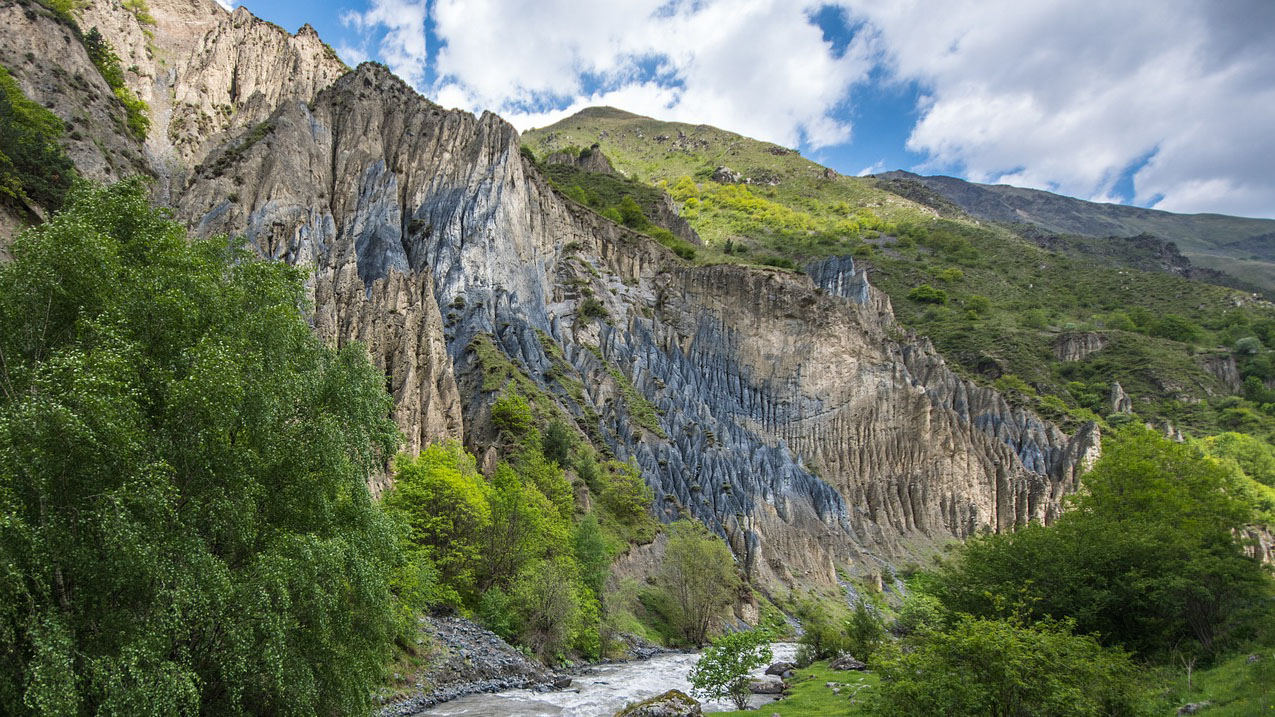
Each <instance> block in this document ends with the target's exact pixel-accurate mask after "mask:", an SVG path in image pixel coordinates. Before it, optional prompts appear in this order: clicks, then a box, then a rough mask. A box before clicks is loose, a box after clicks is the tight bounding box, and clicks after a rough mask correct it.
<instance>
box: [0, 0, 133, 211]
mask: <svg viewBox="0 0 1275 717" xmlns="http://www.w3.org/2000/svg"><path fill="white" fill-rule="evenodd" d="M0 26H3V27H4V32H3V33H0V65H4V67H5V68H6V69H8V70H9V73H10V74H11V75H13V77H14V79H15V80H17V82H18V86H19V87H21V88H22V92H23V94H25V95H26V96H27V97H29V98H30V99H32V100H34V101H35V102H37V103H39V104H40V105H41V106H43V107H47V108H49V110H50V111H52V112H53V113H54V114H55V115H57V116H58V117H60V118H61V119H62V120H63V122H65V124H66V131H65V132H64V133H63V135H62V137H61V140H60V143H61V145H62V147H63V149H64V150H65V151H66V154H67V157H69V158H70V159H71V161H72V162H74V163H75V166H76V168H77V169H78V170H79V172H80V174H81V175H82V176H85V177H88V178H89V179H96V180H99V181H107V182H110V181H116V180H119V179H123V178H124V177H130V176H133V175H136V174H142V175H148V174H150V173H151V169H150V165H149V163H148V162H147V160H146V158H145V156H144V155H143V153H142V151H141V149H140V147H139V146H138V144H137V142H136V141H135V140H134V139H133V138H132V137H131V136H129V134H128V132H127V130H126V129H125V124H124V123H125V110H124V106H123V105H122V104H121V103H120V101H119V100H118V99H116V97H115V95H114V94H113V93H112V91H111V88H110V87H109V86H107V84H106V81H105V80H103V79H102V75H101V73H99V72H98V70H97V68H96V67H95V66H94V65H93V62H92V61H91V60H89V56H88V52H87V51H85V49H84V45H83V44H82V43H81V42H80V39H79V37H78V36H77V35H76V31H75V29H74V28H72V27H71V26H70V25H68V24H66V23H64V22H62V21H61V20H59V19H58V18H57V17H56V16H54V15H53V13H52V12H50V11H49V10H47V9H45V8H44V7H43V6H41V5H40V4H38V3H36V2H33V1H32V0H0ZM122 64H124V66H126V67H127V66H128V65H127V63H122ZM7 223H9V222H7ZM10 231H12V230H10Z"/></svg>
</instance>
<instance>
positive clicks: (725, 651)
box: [687, 630, 773, 710]
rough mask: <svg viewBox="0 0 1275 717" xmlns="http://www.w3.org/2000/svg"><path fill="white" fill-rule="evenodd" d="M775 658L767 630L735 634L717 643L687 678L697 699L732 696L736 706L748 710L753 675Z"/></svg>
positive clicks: (724, 636)
mask: <svg viewBox="0 0 1275 717" xmlns="http://www.w3.org/2000/svg"><path fill="white" fill-rule="evenodd" d="M772 656H773V655H772V653H771V650H770V636H769V635H767V634H766V632H765V631H763V630H748V631H746V632H732V633H729V634H726V635H722V636H721V637H719V638H717V639H715V640H713V644H712V646H711V647H709V648H708V649H706V650H704V654H703V655H700V658H699V660H698V661H696V663H695V666H694V667H692V668H691V672H690V674H689V675H688V676H687V678H688V679H689V680H690V683H691V686H692V687H693V688H694V689H693V691H694V692H695V694H696V696H698V697H702V698H704V699H709V700H720V699H723V698H726V697H729V698H730V699H731V701H733V702H734V703H735V707H737V708H738V709H741V710H742V709H746V708H747V707H748V697H749V694H750V693H749V690H748V685H749V682H751V679H750V677H749V675H750V674H751V673H752V671H753V670H755V669H757V668H758V667H761V666H763V665H765V664H766V663H768V662H770V659H771V657H772Z"/></svg>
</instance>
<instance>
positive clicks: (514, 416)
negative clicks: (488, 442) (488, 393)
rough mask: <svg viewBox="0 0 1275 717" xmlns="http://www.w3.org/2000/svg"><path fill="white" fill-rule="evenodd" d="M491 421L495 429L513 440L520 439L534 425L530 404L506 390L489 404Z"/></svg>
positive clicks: (528, 432) (529, 431) (527, 433)
mask: <svg viewBox="0 0 1275 717" xmlns="http://www.w3.org/2000/svg"><path fill="white" fill-rule="evenodd" d="M491 422H492V425H494V426H495V427H496V430H498V431H500V432H502V433H504V434H507V435H508V436H510V437H511V438H513V439H514V440H522V439H523V438H524V437H526V436H527V435H529V434H530V433H531V431H532V429H533V428H534V426H535V420H534V419H533V418H532V415H531V404H529V403H527V399H525V398H523V397H522V396H520V395H519V394H517V393H514V392H512V391H507V392H505V393H502V394H500V398H497V399H496V402H495V403H493V404H492V405H491Z"/></svg>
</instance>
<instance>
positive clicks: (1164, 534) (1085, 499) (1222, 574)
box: [935, 428, 1269, 656]
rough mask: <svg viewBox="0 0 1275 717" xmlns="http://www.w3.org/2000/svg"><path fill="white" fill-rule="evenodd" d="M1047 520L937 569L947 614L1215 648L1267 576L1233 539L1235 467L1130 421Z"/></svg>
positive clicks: (1114, 639) (1136, 647) (1149, 646)
mask: <svg viewBox="0 0 1275 717" xmlns="http://www.w3.org/2000/svg"><path fill="white" fill-rule="evenodd" d="M1105 444H1106V445H1105V446H1104V448H1105V450H1104V453H1103V456H1102V458H1101V459H1100V460H1099V461H1098V463H1097V464H1096V465H1095V466H1094V469H1093V470H1092V471H1090V472H1089V473H1087V474H1086V475H1085V476H1084V477H1083V478H1082V486H1083V488H1084V490H1082V491H1081V492H1080V493H1079V494H1078V495H1077V496H1075V497H1074V499H1073V500H1072V504H1071V506H1070V508H1069V509H1068V510H1067V511H1066V512H1064V514H1063V516H1062V518H1060V519H1059V520H1058V521H1057V523H1055V525H1053V526H1051V527H1042V526H1039V525H1031V526H1028V527H1026V528H1024V529H1022V530H1019V531H1017V532H1014V533H1007V534H999V535H987V536H983V537H979V538H975V539H973V540H971V541H969V542H968V543H967V544H966V546H965V547H964V548H963V549H962V551H961V552H960V554H959V556H958V557H957V559H956V561H955V562H953V563H951V564H949V565H947V566H946V567H945V568H944V569H942V570H940V571H939V572H938V573H937V575H936V579H935V595H936V596H937V597H939V598H940V599H941V600H942V601H943V603H944V605H945V606H946V607H947V608H948V609H950V610H952V611H954V612H964V613H970V614H973V615H977V616H984V617H993V616H1005V615H1007V614H1010V613H1012V612H1014V611H1018V610H1025V611H1026V612H1027V614H1029V615H1031V616H1033V617H1037V618H1042V617H1049V618H1055V619H1063V618H1066V617H1070V618H1074V619H1075V621H1076V626H1077V629H1079V630H1080V631H1081V632H1084V633H1095V634H1098V635H1101V636H1102V639H1103V640H1105V641H1108V642H1110V643H1113V644H1119V645H1122V646H1124V647H1125V648H1126V649H1129V650H1132V651H1135V652H1137V653H1139V654H1141V655H1143V656H1156V655H1163V654H1165V653H1167V652H1168V651H1169V650H1171V649H1174V648H1175V647H1181V646H1182V645H1184V644H1186V643H1193V644H1194V645H1195V646H1196V649H1199V650H1201V651H1203V652H1204V653H1206V654H1214V653H1216V651H1217V650H1218V649H1220V647H1222V646H1223V645H1224V644H1225V643H1226V641H1227V640H1228V639H1229V638H1230V637H1231V636H1232V635H1234V634H1235V633H1236V631H1237V630H1239V629H1241V628H1242V627H1243V625H1244V623H1245V621H1246V619H1247V616H1248V606H1250V605H1252V604H1256V603H1260V601H1261V599H1262V597H1261V596H1262V595H1264V594H1265V593H1266V592H1267V591H1268V590H1269V588H1268V581H1267V579H1266V577H1265V576H1264V574H1263V572H1262V569H1261V566H1260V564H1258V563H1257V562H1256V561H1255V560H1253V559H1250V558H1249V557H1247V556H1246V555H1245V554H1244V553H1243V551H1242V549H1241V546H1240V545H1239V544H1238V542H1237V541H1236V538H1235V534H1236V531H1238V530H1239V529H1240V528H1242V527H1243V526H1244V525H1245V524H1246V523H1247V522H1248V521H1249V519H1250V517H1251V515H1252V509H1251V507H1250V506H1249V505H1248V504H1247V503H1246V502H1245V500H1244V498H1243V496H1244V493H1243V491H1242V490H1241V489H1242V486H1240V485H1239V484H1238V483H1237V481H1236V475H1235V473H1234V472H1233V471H1232V470H1231V469H1230V468H1229V467H1228V466H1226V465H1223V464H1221V463H1219V462H1218V461H1215V460H1213V459H1211V458H1208V457H1206V456H1203V455H1201V454H1200V453H1199V452H1198V451H1197V450H1196V449H1195V448H1193V447H1191V446H1188V445H1182V444H1177V443H1174V442H1172V441H1169V440H1167V439H1165V438H1163V437H1161V436H1158V435H1156V434H1155V433H1153V432H1151V431H1148V430H1145V429H1142V428H1130V429H1126V430H1125V431H1123V432H1121V433H1118V434H1114V435H1112V436H1110V437H1109V438H1108V440H1107V441H1106V442H1105Z"/></svg>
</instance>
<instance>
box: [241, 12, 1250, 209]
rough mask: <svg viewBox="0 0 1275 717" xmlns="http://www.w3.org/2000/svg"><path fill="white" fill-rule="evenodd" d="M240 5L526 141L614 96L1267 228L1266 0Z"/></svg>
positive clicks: (901, 159)
mask: <svg viewBox="0 0 1275 717" xmlns="http://www.w3.org/2000/svg"><path fill="white" fill-rule="evenodd" d="M247 5H248V9H249V10H251V11H252V12H254V13H255V14H257V15H258V16H260V17H262V18H264V19H266V20H270V21H272V22H275V23H277V24H279V25H281V26H283V27H285V28H287V29H289V30H296V29H297V28H299V27H300V26H301V25H302V24H304V23H307V22H308V23H309V24H311V25H313V26H314V27H315V29H316V30H318V32H319V34H320V36H322V37H323V38H324V39H325V41H327V42H328V43H329V44H331V45H332V46H334V47H335V48H336V49H337V51H338V52H339V53H340V54H341V55H342V57H343V58H344V59H345V60H346V61H347V62H349V63H350V64H357V63H358V62H359V61H361V60H364V59H372V60H378V61H381V62H384V63H386V64H387V65H389V66H390V68H391V69H392V70H394V71H395V72H396V73H397V74H399V75H400V76H401V77H403V78H404V79H406V80H408V81H409V82H411V83H412V84H413V85H414V86H415V87H416V88H417V89H418V90H420V91H421V92H422V93H423V94H425V95H427V96H429V97H431V98H432V99H435V100H436V101H438V102H440V103H441V104H444V105H447V106H454V107H461V108H464V109H468V110H471V111H479V110H483V109H490V110H492V111H495V112H497V113H499V114H501V115H502V116H504V117H505V118H506V119H509V120H510V121H511V122H513V123H514V124H515V125H516V126H518V127H520V128H522V129H526V128H527V127H531V126H543V125H545V124H548V123H550V122H553V121H555V120H556V119H559V118H561V117H563V116H566V115H567V114H570V113H571V112H574V111H576V110H578V109H580V108H582V107H586V106H589V105H593V104H611V105H614V106H617V107H621V108H622V109H627V110H630V111H633V112H638V113H640V114H646V115H651V116H654V117H659V118H662V119H669V120H677V121H686V122H695V123H699V122H703V123H706V124H712V125H716V126H718V127H722V128H723V129H728V130H732V131H736V132H739V133H741V134H745V135H748V136H752V137H756V138H758V139H764V140H769V141H773V142H777V143H779V144H784V145H787V146H796V147H799V148H800V149H801V150H802V153H803V154H804V155H805V156H807V157H810V158H812V159H814V160H816V161H818V162H820V163H822V164H826V165H828V166H830V167H833V168H834V169H836V170H838V171H840V172H842V173H845V174H860V173H864V172H866V171H873V172H875V171H885V170H889V169H898V168H901V169H909V170H913V171H918V172H921V173H927V174H952V175H956V176H962V177H965V178H968V179H972V180H975V181H982V182H1005V183H1008V184H1016V185H1019V186H1030V187H1037V188H1042V189H1049V190H1052V191H1058V192H1061V193H1064V194H1070V195H1073V196H1078V197H1082V198H1085V199H1094V200H1097V201H1118V202H1123V203H1133V204H1137V205H1140V206H1155V207H1157V208H1161V209H1167V210H1171V211H1182V212H1201V211H1214V212H1221V213H1231V214H1240V215H1247V216H1275V173H1273V172H1271V171H1270V160H1271V159H1272V158H1275V130H1272V129H1271V127H1272V126H1275V43H1272V42H1270V41H1269V36H1268V34H1267V32H1268V31H1269V29H1270V28H1271V27H1275V2H1270V1H1269V0H1227V2H1222V3H1199V2H1194V1H1193V0H1033V1H1032V2H1030V3H1024V2H1021V1H1020V0H944V1H943V2H937V1H929V0H835V1H831V0H827V1H825V0H816V1H814V2H807V1H805V0H606V2H596V1H587V0H338V1H337V2H335V3H303V2H299V1H297V0H276V1H275V2H268V3H261V4H256V5H254V4H252V3H247ZM1263 28H1265V29H1263Z"/></svg>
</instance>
